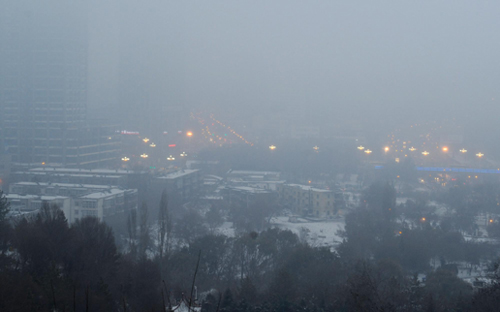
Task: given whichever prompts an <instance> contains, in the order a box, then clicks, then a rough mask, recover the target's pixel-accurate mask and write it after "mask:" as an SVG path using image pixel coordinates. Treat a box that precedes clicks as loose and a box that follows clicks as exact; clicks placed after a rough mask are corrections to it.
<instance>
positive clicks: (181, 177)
mask: <svg viewBox="0 0 500 312" xmlns="http://www.w3.org/2000/svg"><path fill="white" fill-rule="evenodd" d="M202 182H203V180H202V177H201V171H200V170H198V169H182V170H178V171H174V172H170V173H168V174H166V175H164V176H161V177H157V178H155V179H153V181H152V186H151V188H152V190H153V193H154V194H153V196H154V197H155V198H158V200H159V198H160V196H161V193H162V192H163V191H164V190H166V191H167V193H168V194H169V196H170V195H173V196H176V197H177V198H179V199H180V200H181V201H182V202H187V201H190V200H191V199H192V198H194V197H195V196H198V195H199V194H200V188H201V184H202Z"/></svg>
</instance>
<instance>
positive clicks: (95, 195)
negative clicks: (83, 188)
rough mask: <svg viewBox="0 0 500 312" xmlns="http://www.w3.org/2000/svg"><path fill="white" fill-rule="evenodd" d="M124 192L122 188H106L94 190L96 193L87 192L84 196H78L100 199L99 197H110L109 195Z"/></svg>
mask: <svg viewBox="0 0 500 312" xmlns="http://www.w3.org/2000/svg"><path fill="white" fill-rule="evenodd" d="M124 193H125V191H124V190H120V189H116V188H114V189H109V190H106V191H104V192H96V193H92V194H88V195H85V196H81V197H80V198H81V199H101V198H106V197H111V196H115V195H118V194H124Z"/></svg>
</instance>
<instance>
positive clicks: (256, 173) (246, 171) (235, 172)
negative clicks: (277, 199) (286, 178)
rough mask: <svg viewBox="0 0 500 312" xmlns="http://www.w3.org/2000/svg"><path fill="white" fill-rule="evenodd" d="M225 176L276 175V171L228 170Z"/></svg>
mask: <svg viewBox="0 0 500 312" xmlns="http://www.w3.org/2000/svg"><path fill="white" fill-rule="evenodd" d="M227 174H243V175H272V174H274V175H276V174H280V173H279V172H278V171H253V170H229V171H228V172H227Z"/></svg>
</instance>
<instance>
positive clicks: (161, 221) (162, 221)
mask: <svg viewBox="0 0 500 312" xmlns="http://www.w3.org/2000/svg"><path fill="white" fill-rule="evenodd" d="M158 227H159V232H158V235H159V240H158V241H159V253H160V262H161V261H162V259H163V254H164V253H165V252H166V253H168V252H169V251H170V239H171V232H172V220H171V218H170V214H169V211H168V197H167V191H166V190H164V191H163V193H162V194H161V200H160V209H159V212H158Z"/></svg>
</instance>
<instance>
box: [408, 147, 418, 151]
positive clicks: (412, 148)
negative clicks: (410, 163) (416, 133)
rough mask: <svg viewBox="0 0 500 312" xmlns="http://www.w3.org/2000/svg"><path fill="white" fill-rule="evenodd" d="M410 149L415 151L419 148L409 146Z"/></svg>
mask: <svg viewBox="0 0 500 312" xmlns="http://www.w3.org/2000/svg"><path fill="white" fill-rule="evenodd" d="M409 150H410V151H411V152H414V151H416V150H417V149H416V148H414V147H413V146H412V147H410V148H409Z"/></svg>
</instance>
